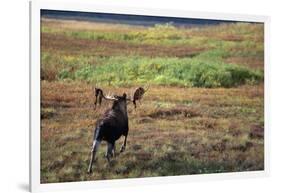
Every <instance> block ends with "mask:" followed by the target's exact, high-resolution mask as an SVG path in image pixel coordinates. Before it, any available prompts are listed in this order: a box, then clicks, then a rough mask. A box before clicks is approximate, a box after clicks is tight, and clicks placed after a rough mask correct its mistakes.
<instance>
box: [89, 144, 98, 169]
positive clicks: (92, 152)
mask: <svg viewBox="0 0 281 193" xmlns="http://www.w3.org/2000/svg"><path fill="white" fill-rule="evenodd" d="M99 145H100V141H97V140H94V142H93V147H92V150H91V159H90V164H89V168H88V173H92V166H93V162H94V160H95V157H96V153H97V151H98V147H99Z"/></svg>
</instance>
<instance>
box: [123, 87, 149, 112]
mask: <svg viewBox="0 0 281 193" xmlns="http://www.w3.org/2000/svg"><path fill="white" fill-rule="evenodd" d="M148 88H149V86H146V89H144V88H143V87H138V88H136V89H135V92H134V94H133V98H129V99H127V100H129V101H131V102H133V104H134V106H135V108H137V104H136V101H139V102H140V100H141V99H142V97H143V95H144V94H145V93H146V92H147V90H148Z"/></svg>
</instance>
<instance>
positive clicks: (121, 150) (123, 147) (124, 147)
mask: <svg viewBox="0 0 281 193" xmlns="http://www.w3.org/2000/svg"><path fill="white" fill-rule="evenodd" d="M126 143H127V135H125V139H124V142H123V145H122V146H121V149H120V153H122V152H123V151H125V149H126Z"/></svg>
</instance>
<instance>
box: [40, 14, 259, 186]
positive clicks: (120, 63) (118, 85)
mask: <svg viewBox="0 0 281 193" xmlns="http://www.w3.org/2000/svg"><path fill="white" fill-rule="evenodd" d="M41 31H42V35H41V52H42V53H41V88H42V90H41V182H42V183H50V182H69V181H81V180H101V179H115V178H130V177H149V176H167V175H186V174H203V173H218V172H235V171H252V170H262V169H263V168H264V149H263V147H264V140H263V128H264V113H263V112H264V89H263V57H264V55H263V50H264V48H263V46H264V45H263V25H261V24H247V23H235V24H222V25H216V26H205V27H192V28H183V27H177V28H176V27H174V26H172V25H170V24H166V25H156V26H154V27H140V26H129V25H121V24H106V23H94V22H85V21H70V20H54V19H46V18H43V19H42V28H41ZM96 83H98V84H99V86H101V87H102V88H103V90H104V91H105V92H111V93H116V94H120V95H121V94H122V93H123V92H128V93H130V92H132V89H133V88H135V87H136V86H143V85H145V84H147V83H149V84H150V85H151V86H150V89H149V92H148V93H146V94H145V96H144V99H143V101H142V104H141V105H138V108H137V110H134V108H133V105H129V107H128V114H129V128H130V130H129V135H128V142H127V143H128V145H127V149H126V151H125V152H124V153H122V154H118V155H117V157H116V158H114V159H113V160H112V163H111V166H109V165H108V164H107V162H106V159H105V158H104V154H105V149H106V145H105V143H103V144H102V145H101V148H100V149H99V152H98V155H97V158H98V159H97V161H96V162H95V163H94V167H93V174H91V175H88V174H87V173H86V171H87V167H88V164H89V158H90V148H91V145H92V138H93V136H92V135H93V128H94V125H95V121H96V120H97V118H99V117H100V116H101V114H103V113H104V111H105V109H106V108H108V107H110V105H111V104H110V103H109V102H106V103H103V105H102V106H101V107H99V108H98V109H97V110H93V104H94V96H93V91H92V87H93V85H95V84H96ZM121 143H122V140H119V141H117V144H116V145H117V149H119V147H120V145H121Z"/></svg>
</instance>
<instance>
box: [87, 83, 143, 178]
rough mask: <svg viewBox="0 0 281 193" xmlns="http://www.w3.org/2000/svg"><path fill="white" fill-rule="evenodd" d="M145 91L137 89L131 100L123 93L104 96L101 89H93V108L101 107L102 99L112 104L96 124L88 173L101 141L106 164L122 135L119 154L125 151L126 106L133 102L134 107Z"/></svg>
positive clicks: (126, 132) (126, 130)
mask: <svg viewBox="0 0 281 193" xmlns="http://www.w3.org/2000/svg"><path fill="white" fill-rule="evenodd" d="M139 90H141V91H142V92H140V91H139ZM146 90H147V89H146ZM146 90H144V89H143V88H142V87H139V88H138V89H136V90H135V92H134V95H133V97H132V98H131V97H127V94H126V93H124V94H123V95H122V96H117V95H114V96H109V95H107V96H105V95H104V93H103V91H102V89H100V88H95V97H96V101H95V106H96V104H97V103H99V105H101V103H102V99H105V100H108V101H112V102H113V104H112V107H111V108H109V109H107V110H106V112H105V113H104V115H103V116H102V117H101V118H100V119H98V120H97V122H96V127H95V131H94V137H93V145H92V149H91V158H90V164H89V168H88V173H92V166H93V161H94V159H95V156H96V153H97V150H98V147H99V145H100V143H101V141H102V140H104V141H106V142H107V152H106V158H107V161H108V162H110V158H111V157H112V156H114V155H115V141H116V140H118V139H119V138H120V137H121V136H122V135H123V136H124V137H125V139H124V142H123V145H122V146H121V149H120V152H123V151H124V150H125V149H126V142H127V136H128V131H129V124H128V113H127V104H128V103H130V102H133V104H134V105H135V102H136V101H137V100H140V99H141V98H142V96H143V95H144V93H145V92H146ZM135 107H136V106H135Z"/></svg>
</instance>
